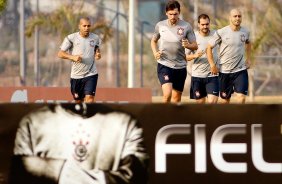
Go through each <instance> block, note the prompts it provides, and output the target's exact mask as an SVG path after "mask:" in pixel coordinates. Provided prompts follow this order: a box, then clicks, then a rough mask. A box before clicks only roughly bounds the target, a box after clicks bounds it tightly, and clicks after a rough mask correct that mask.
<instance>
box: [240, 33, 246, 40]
mask: <svg viewBox="0 0 282 184" xmlns="http://www.w3.org/2000/svg"><path fill="white" fill-rule="evenodd" d="M241 41H242V42H246V36H245V35H244V34H242V35H241Z"/></svg>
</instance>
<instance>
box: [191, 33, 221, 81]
mask: <svg viewBox="0 0 282 184" xmlns="http://www.w3.org/2000/svg"><path fill="white" fill-rule="evenodd" d="M213 34H215V31H214V30H211V31H210V32H209V34H208V35H207V36H202V35H201V34H200V33H199V32H198V31H197V32H195V35H196V40H197V44H198V50H197V51H195V53H197V52H205V53H204V54H203V55H202V56H201V57H199V58H196V59H194V62H193V65H192V76H193V77H199V78H206V77H213V76H214V75H212V74H211V72H210V64H209V62H208V59H207V54H206V50H207V45H208V41H209V40H210V39H211V37H212V35H213ZM212 51H213V59H214V62H215V64H216V65H218V57H217V47H214V48H213V50H212ZM186 53H187V54H191V53H192V51H191V50H189V49H186Z"/></svg>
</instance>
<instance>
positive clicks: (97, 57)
mask: <svg viewBox="0 0 282 184" xmlns="http://www.w3.org/2000/svg"><path fill="white" fill-rule="evenodd" d="M101 57H102V56H101V53H100V52H96V53H95V60H99V59H101Z"/></svg>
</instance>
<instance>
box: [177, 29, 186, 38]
mask: <svg viewBox="0 0 282 184" xmlns="http://www.w3.org/2000/svg"><path fill="white" fill-rule="evenodd" d="M177 34H178V35H180V36H182V35H184V29H183V28H182V27H179V28H177Z"/></svg>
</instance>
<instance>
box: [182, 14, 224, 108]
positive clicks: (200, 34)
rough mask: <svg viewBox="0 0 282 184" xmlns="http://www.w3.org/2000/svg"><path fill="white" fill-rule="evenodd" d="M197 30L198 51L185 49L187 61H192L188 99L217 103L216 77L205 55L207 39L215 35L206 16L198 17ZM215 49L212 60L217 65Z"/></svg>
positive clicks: (217, 88) (217, 85)
mask: <svg viewBox="0 0 282 184" xmlns="http://www.w3.org/2000/svg"><path fill="white" fill-rule="evenodd" d="M198 28H199V31H197V32H196V33H195V34H196V40H197V43H198V50H197V51H195V52H193V51H191V50H189V49H186V52H187V55H186V59H187V61H192V60H194V62H193V65H192V78H191V88H190V98H191V99H196V102H197V103H205V102H206V97H207V100H208V103H213V104H214V103H217V100H218V95H219V83H218V75H214V74H212V73H211V71H210V70H211V69H210V65H209V62H208V59H207V55H206V49H207V45H208V41H209V39H210V38H211V37H212V35H213V34H214V33H215V31H214V30H210V18H209V16H208V15H207V14H201V15H199V17H198ZM216 49H217V47H214V49H213V59H214V61H215V64H217V60H218V59H217V51H216Z"/></svg>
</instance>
